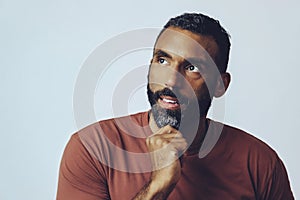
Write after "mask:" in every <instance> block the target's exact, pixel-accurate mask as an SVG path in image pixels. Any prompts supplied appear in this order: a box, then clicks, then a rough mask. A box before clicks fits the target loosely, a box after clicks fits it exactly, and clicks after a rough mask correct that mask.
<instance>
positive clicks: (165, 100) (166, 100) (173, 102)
mask: <svg viewBox="0 0 300 200" xmlns="http://www.w3.org/2000/svg"><path fill="white" fill-rule="evenodd" d="M163 101H164V102H166V103H172V104H175V103H177V102H176V101H173V100H170V99H163Z"/></svg>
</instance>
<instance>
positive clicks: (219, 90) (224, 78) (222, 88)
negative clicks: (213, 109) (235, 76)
mask: <svg viewBox="0 0 300 200" xmlns="http://www.w3.org/2000/svg"><path fill="white" fill-rule="evenodd" d="M230 79H231V78H230V74H229V73H227V72H226V73H222V74H220V76H219V78H218V80H217V85H216V88H215V93H214V97H217V98H218V97H221V96H222V95H223V94H224V93H225V92H226V90H227V88H228V86H229V83H230Z"/></svg>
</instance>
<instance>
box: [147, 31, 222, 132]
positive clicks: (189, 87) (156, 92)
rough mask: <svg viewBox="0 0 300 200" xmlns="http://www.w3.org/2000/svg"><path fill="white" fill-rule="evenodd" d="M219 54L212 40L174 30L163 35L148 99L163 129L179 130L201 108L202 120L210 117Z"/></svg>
mask: <svg viewBox="0 0 300 200" xmlns="http://www.w3.org/2000/svg"><path fill="white" fill-rule="evenodd" d="M217 51H218V46H217V44H216V42H215V41H214V40H213V39H212V38H211V37H209V36H201V35H198V34H195V33H192V32H190V31H187V30H182V29H180V28H174V27H170V28H168V29H166V30H165V31H164V32H163V33H162V34H161V35H160V37H159V38H158V40H157V42H156V45H155V47H154V53H153V58H152V60H151V65H150V69H149V75H148V81H149V82H148V99H149V102H150V104H151V106H152V114H153V117H154V120H155V122H156V124H157V126H158V127H159V128H161V127H163V126H166V125H171V126H173V127H174V128H177V129H178V128H179V125H180V121H181V116H187V115H185V113H187V112H189V111H193V110H194V108H195V106H198V105H199V109H200V113H199V114H200V116H201V117H202V116H205V115H206V114H207V111H208V109H209V107H210V104H211V96H212V94H213V93H212V92H213V91H214V88H215V84H216V80H217V77H218V71H217V68H216V66H215V64H214V61H213V60H215V58H216V55H217ZM193 96H194V97H196V98H193Z"/></svg>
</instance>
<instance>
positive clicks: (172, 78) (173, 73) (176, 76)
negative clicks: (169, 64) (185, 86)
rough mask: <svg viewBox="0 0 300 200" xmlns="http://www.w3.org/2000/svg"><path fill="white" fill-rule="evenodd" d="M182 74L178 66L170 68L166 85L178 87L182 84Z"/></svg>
mask: <svg viewBox="0 0 300 200" xmlns="http://www.w3.org/2000/svg"><path fill="white" fill-rule="evenodd" d="M180 75H181V74H180V72H179V71H178V69H177V68H176V69H174V68H173V69H170V70H168V73H167V77H166V80H165V85H166V86H167V87H170V88H176V87H178V86H179V85H180V80H181V76H180Z"/></svg>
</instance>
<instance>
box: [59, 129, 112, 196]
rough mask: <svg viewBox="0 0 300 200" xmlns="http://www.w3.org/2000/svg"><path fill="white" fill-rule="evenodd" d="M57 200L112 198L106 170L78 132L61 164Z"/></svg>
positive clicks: (67, 148) (68, 146) (66, 149)
mask: <svg viewBox="0 0 300 200" xmlns="http://www.w3.org/2000/svg"><path fill="white" fill-rule="evenodd" d="M56 198H57V200H77V199H78V200H100V199H110V197H109V193H108V189H107V184H106V180H105V173H104V170H102V169H101V166H99V162H98V163H97V162H95V160H94V158H93V157H92V156H91V155H90V154H89V152H88V151H87V150H86V148H85V147H84V145H83V144H82V143H81V141H80V139H79V137H78V135H77V134H75V135H73V136H72V137H71V139H70V141H69V143H68V144H67V146H66V148H65V151H64V154H63V157H62V160H61V165H60V171H59V180H58V190H57V197H56Z"/></svg>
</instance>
